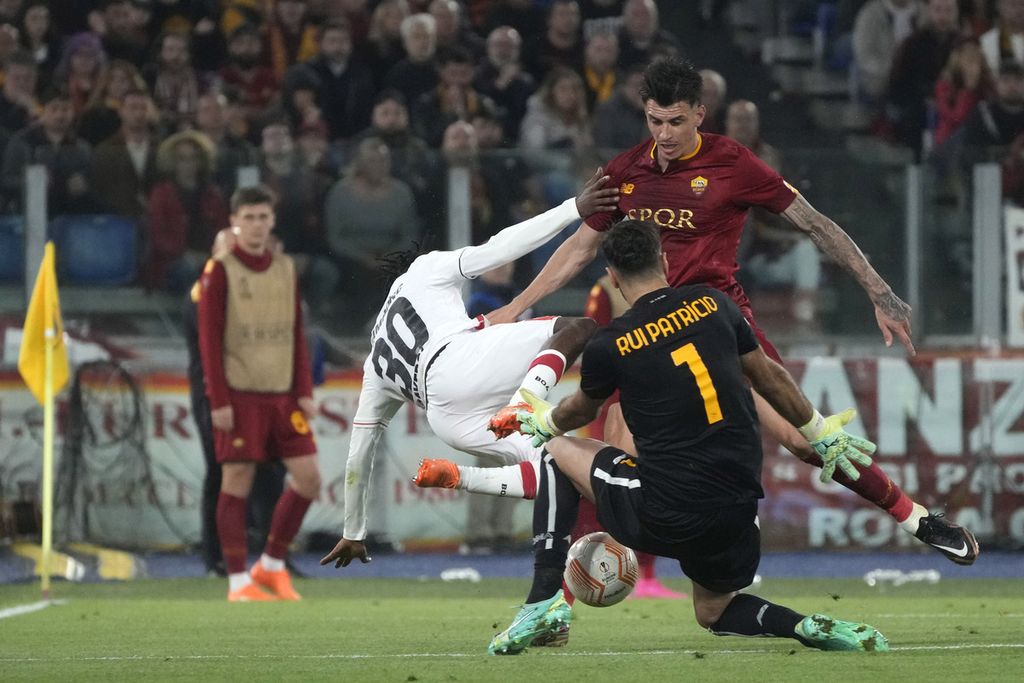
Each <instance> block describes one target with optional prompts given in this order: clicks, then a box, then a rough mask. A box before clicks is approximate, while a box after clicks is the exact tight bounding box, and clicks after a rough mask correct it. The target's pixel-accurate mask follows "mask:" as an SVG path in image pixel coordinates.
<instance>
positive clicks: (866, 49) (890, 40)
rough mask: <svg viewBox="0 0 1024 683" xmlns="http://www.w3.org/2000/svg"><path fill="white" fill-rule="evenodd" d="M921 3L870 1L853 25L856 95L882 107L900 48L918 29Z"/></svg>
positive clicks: (853, 75)
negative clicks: (897, 51) (894, 60)
mask: <svg viewBox="0 0 1024 683" xmlns="http://www.w3.org/2000/svg"><path fill="white" fill-rule="evenodd" d="M920 10H921V4H920V3H919V2H918V0H870V2H868V3H867V4H866V5H864V6H863V7H862V8H861V10H860V11H859V12H858V13H857V19H856V20H855V21H854V24H853V71H852V72H851V78H853V82H854V87H855V89H856V95H857V97H858V98H861V99H864V100H865V101H866V102H868V103H870V104H881V103H882V100H883V98H884V97H885V92H886V88H887V87H888V85H889V70H890V69H891V67H892V60H893V58H894V57H895V55H896V48H897V47H899V45H900V43H902V42H903V41H904V40H905V39H906V38H907V37H908V36H910V34H911V33H912V32H913V31H914V28H915V27H916V26H917V21H918V15H919V13H920Z"/></svg>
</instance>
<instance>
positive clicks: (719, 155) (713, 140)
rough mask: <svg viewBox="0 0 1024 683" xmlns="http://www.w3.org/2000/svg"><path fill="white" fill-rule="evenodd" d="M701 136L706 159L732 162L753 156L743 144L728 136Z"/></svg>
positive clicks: (703, 134) (709, 134) (708, 134)
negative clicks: (711, 158) (712, 158)
mask: <svg viewBox="0 0 1024 683" xmlns="http://www.w3.org/2000/svg"><path fill="white" fill-rule="evenodd" d="M700 135H701V144H702V145H703V146H704V150H705V152H704V155H705V156H706V157H714V158H716V159H719V160H721V161H726V162H731V161H736V160H737V159H740V158H742V157H746V156H749V155H752V154H753V152H751V151H750V150H749V149H747V148H746V147H744V146H743V145H742V144H741V143H739V142H736V141H735V140H733V139H732V138H730V137H728V136H725V135H719V134H717V133H701V134H700Z"/></svg>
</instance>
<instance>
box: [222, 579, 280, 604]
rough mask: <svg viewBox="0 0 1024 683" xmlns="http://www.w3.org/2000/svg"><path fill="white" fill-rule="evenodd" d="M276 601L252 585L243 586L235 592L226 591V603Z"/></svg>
mask: <svg viewBox="0 0 1024 683" xmlns="http://www.w3.org/2000/svg"><path fill="white" fill-rule="evenodd" d="M275 600H277V598H276V597H274V596H273V595H269V594H267V593H265V592H264V591H263V590H262V589H261V588H260V587H259V586H257V585H256V584H254V583H247V584H245V587H244V588H239V589H238V590H236V591H228V602H274V601H275Z"/></svg>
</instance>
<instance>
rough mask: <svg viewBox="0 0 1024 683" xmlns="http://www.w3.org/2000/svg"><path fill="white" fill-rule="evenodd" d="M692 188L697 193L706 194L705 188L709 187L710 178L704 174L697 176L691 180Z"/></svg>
mask: <svg viewBox="0 0 1024 683" xmlns="http://www.w3.org/2000/svg"><path fill="white" fill-rule="evenodd" d="M690 189H691V190H693V193H694V194H695V195H702V194H704V190H706V189H708V179H707V178H705V177H704V176H702V175H699V176H697V177H696V178H694V179H693V180H691V181H690Z"/></svg>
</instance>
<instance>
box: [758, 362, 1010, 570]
mask: <svg viewBox="0 0 1024 683" xmlns="http://www.w3.org/2000/svg"><path fill="white" fill-rule="evenodd" d="M786 367H787V368H788V369H789V370H790V372H791V373H793V375H794V376H795V377H796V378H797V380H798V381H799V383H800V386H801V388H802V389H803V390H804V392H805V393H806V394H807V396H808V398H810V400H811V402H812V403H813V404H814V405H815V406H817V407H818V409H819V410H820V411H821V412H822V413H824V414H828V413H829V412H837V411H840V410H843V409H844V408H847V407H855V408H856V409H857V411H858V416H857V419H856V420H855V421H854V422H853V423H851V424H850V425H849V426H848V427H847V429H848V431H850V432H851V433H857V434H866V435H867V436H868V438H870V439H871V440H872V441H874V442H875V443H876V444H877V445H878V452H877V453H876V455H875V458H876V461H877V462H878V463H879V464H880V466H881V467H882V469H884V470H885V471H886V472H887V473H888V474H889V476H890V477H892V479H893V480H894V481H895V482H896V483H897V485H899V486H901V487H902V488H903V490H904V491H906V493H907V494H908V495H909V496H910V497H911V498H913V499H914V500H916V501H917V502H920V503H921V504H923V505H925V506H926V507H928V509H929V510H931V511H932V512H937V511H945V512H946V514H947V515H948V516H949V517H950V518H951V519H954V520H955V521H957V522H959V523H960V524H963V525H965V526H967V527H969V528H970V529H972V530H973V531H974V532H975V533H976V534H977V535H978V536H979V537H984V538H987V539H991V540H992V542H993V543H994V544H995V545H1000V546H1005V547H1012V548H1019V547H1022V546H1024V359H1022V358H1006V357H986V356H980V355H975V354H971V355H961V356H948V355H944V356H938V355H937V356H931V357H918V358H915V359H903V358H883V359H847V360H844V359H841V358H833V357H829V358H814V359H808V360H794V361H787V362H786ZM826 411H828V412H826ZM763 484H764V490H765V500H764V501H762V505H761V530H762V534H763V537H764V541H765V543H764V545H765V547H766V548H771V549H774V550H783V549H785V550H802V549H814V548H856V549H898V548H903V547H911V546H914V545H916V542H915V541H914V540H913V539H912V538H911V537H910V536H909V535H908V534H906V533H905V532H903V531H902V530H901V529H900V528H899V527H898V526H897V525H896V524H895V522H894V520H892V518H890V517H889V516H888V515H887V514H886V513H884V512H883V511H881V510H879V509H878V508H876V507H875V506H874V505H872V504H870V503H869V502H867V501H865V500H863V499H861V498H860V497H859V496H858V495H857V494H855V493H853V492H851V491H848V490H847V489H845V488H843V487H842V486H840V485H838V484H828V485H826V484H821V483H820V482H819V481H818V470H817V469H815V468H813V467H810V466H808V465H805V464H804V463H802V462H800V461H799V460H797V459H796V458H795V457H793V456H792V455H790V454H789V453H788V452H786V451H785V450H784V449H781V448H780V447H779V446H778V445H777V444H774V443H768V441H767V440H766V442H765V466H764V471H763ZM990 545H991V544H990Z"/></svg>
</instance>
